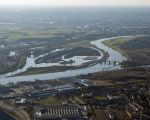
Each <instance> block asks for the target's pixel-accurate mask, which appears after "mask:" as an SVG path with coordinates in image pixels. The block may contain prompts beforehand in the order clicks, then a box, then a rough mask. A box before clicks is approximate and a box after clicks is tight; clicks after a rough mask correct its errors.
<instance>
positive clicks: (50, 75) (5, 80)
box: [0, 36, 129, 84]
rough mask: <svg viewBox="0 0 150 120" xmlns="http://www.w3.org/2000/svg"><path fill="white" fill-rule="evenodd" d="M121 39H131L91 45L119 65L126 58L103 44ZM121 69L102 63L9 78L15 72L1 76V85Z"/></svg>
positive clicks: (96, 41) (100, 40)
mask: <svg viewBox="0 0 150 120" xmlns="http://www.w3.org/2000/svg"><path fill="white" fill-rule="evenodd" d="M121 37H129V36H119V37H112V38H105V39H99V40H95V41H92V42H91V44H93V45H95V46H97V48H99V49H103V50H104V51H106V52H108V54H109V58H108V60H110V61H117V62H118V63H120V62H122V61H124V60H125V57H123V56H122V55H121V54H120V53H119V52H117V51H115V50H113V49H111V48H109V47H107V46H105V45H103V44H102V42H103V41H105V40H111V39H116V38H121ZM31 64H32V61H31ZM120 68H121V67H120V66H119V65H118V66H114V65H113V64H112V65H109V64H105V63H102V64H96V65H94V66H91V67H86V68H82V69H77V70H66V71H63V72H55V73H45V74H36V75H27V76H14V77H8V76H11V75H14V72H10V73H7V74H4V75H0V84H7V83H9V82H14V83H16V82H21V81H35V80H49V79H57V78H63V77H71V76H77V75H81V74H88V73H94V72H100V71H109V70H115V69H120ZM23 69H24V68H23ZM20 70H21V69H20ZM17 71H19V70H17Z"/></svg>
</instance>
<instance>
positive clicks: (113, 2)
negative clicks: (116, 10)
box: [0, 0, 150, 6]
mask: <svg viewBox="0 0 150 120" xmlns="http://www.w3.org/2000/svg"><path fill="white" fill-rule="evenodd" d="M7 5H8V6H10V5H11V6H99V5H101V6H150V0H0V6H7Z"/></svg>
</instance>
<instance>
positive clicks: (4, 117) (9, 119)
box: [0, 110, 16, 120]
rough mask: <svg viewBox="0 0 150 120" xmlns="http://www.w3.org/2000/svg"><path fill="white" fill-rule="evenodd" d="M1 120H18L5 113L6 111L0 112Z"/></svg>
mask: <svg viewBox="0 0 150 120" xmlns="http://www.w3.org/2000/svg"><path fill="white" fill-rule="evenodd" d="M0 120H16V119H14V118H13V117H11V116H10V115H9V114H7V113H5V112H4V111H2V110H0Z"/></svg>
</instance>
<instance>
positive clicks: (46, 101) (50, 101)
mask: <svg viewBox="0 0 150 120" xmlns="http://www.w3.org/2000/svg"><path fill="white" fill-rule="evenodd" d="M34 103H36V104H42V105H46V104H61V103H62V99H58V98H56V97H52V96H50V97H47V98H45V99H43V100H40V101H34Z"/></svg>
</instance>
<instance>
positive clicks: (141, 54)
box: [103, 36, 150, 67]
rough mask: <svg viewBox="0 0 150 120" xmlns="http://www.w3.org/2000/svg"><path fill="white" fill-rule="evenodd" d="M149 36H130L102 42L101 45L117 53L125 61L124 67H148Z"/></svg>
mask: <svg viewBox="0 0 150 120" xmlns="http://www.w3.org/2000/svg"><path fill="white" fill-rule="evenodd" d="M149 39H150V36H132V37H128V38H117V39H112V40H107V41H103V44H104V45H106V46H108V47H110V48H112V49H114V50H117V51H119V52H120V53H121V54H122V55H124V56H125V57H126V58H127V60H126V61H124V62H123V63H122V65H123V66H125V67H135V66H142V65H150V41H149Z"/></svg>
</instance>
